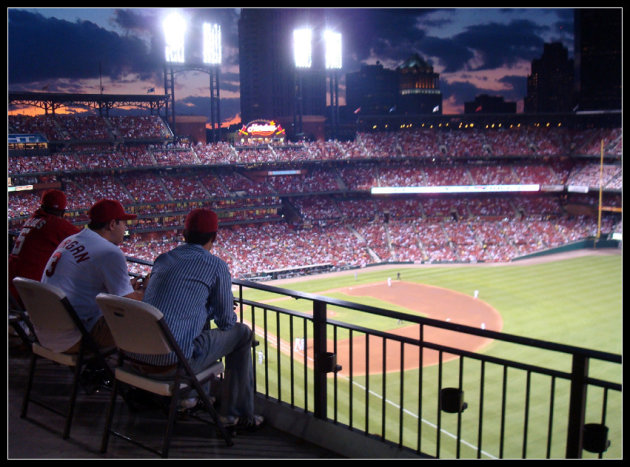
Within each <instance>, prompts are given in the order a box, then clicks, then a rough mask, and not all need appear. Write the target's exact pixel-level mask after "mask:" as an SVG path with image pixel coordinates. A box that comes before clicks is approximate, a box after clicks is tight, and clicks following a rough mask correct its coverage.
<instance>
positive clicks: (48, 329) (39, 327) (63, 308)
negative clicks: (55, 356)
mask: <svg viewBox="0 0 630 467" xmlns="http://www.w3.org/2000/svg"><path fill="white" fill-rule="evenodd" d="M13 284H14V285H15V287H16V289H17V290H18V293H19V294H20V298H21V299H22V302H23V303H24V306H25V308H26V311H27V312H28V316H29V318H30V320H31V323H32V324H33V327H34V329H35V334H36V336H37V339H38V340H39V343H40V344H41V345H42V346H44V347H47V348H50V349H51V350H53V351H55V352H61V351H63V350H65V349H67V348H68V347H70V346H71V345H73V344H74V343H76V342H77V341H78V340H79V339H80V338H81V335H82V334H81V330H80V328H78V327H77V324H76V321H75V319H76V318H73V316H72V315H73V314H74V310H73V309H72V305H70V302H68V300H67V298H66V294H65V293H64V292H63V290H61V289H60V288H58V287H55V286H53V285H51V284H44V283H42V282H38V281H35V280H32V279H27V278H25V277H15V278H14V279H13ZM75 317H76V315H75Z"/></svg>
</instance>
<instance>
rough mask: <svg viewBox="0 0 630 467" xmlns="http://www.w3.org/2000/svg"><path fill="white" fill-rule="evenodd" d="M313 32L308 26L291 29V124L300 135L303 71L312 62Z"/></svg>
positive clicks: (302, 108)
mask: <svg viewBox="0 0 630 467" xmlns="http://www.w3.org/2000/svg"><path fill="white" fill-rule="evenodd" d="M312 38H313V32H312V30H311V29H309V28H302V29H295V30H294V31H293V59H294V63H295V98H296V101H297V112H296V110H295V108H294V112H293V124H294V128H295V134H296V135H302V133H303V131H304V128H303V126H302V116H303V114H304V107H303V97H304V96H303V72H304V70H307V69H310V68H311V65H312V63H313V54H312Z"/></svg>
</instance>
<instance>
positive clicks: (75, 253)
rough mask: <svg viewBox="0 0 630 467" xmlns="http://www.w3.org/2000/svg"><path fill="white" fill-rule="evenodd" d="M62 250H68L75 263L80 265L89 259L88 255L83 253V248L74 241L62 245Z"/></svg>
mask: <svg viewBox="0 0 630 467" xmlns="http://www.w3.org/2000/svg"><path fill="white" fill-rule="evenodd" d="M64 248H65V249H66V250H68V251H69V252H70V253H71V254H72V257H73V258H74V259H75V260H76V262H77V263H81V262H83V261H87V260H88V259H90V254H89V253H88V252H87V251H85V252H84V250H85V247H84V246H83V245H80V244H79V242H77V241H76V240H72V241H69V242H65V243H64Z"/></svg>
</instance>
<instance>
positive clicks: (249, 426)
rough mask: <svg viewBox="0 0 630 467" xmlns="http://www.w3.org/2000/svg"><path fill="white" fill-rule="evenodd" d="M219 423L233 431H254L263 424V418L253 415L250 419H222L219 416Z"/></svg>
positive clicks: (231, 417)
mask: <svg viewBox="0 0 630 467" xmlns="http://www.w3.org/2000/svg"><path fill="white" fill-rule="evenodd" d="M219 421H220V422H221V423H222V424H223V426H224V427H225V428H227V429H229V430H233V431H241V430H243V431H256V430H258V429H259V428H260V427H261V426H263V425H264V423H265V417H263V416H262V415H256V414H254V415H253V416H251V417H234V416H227V417H223V416H221V415H219Z"/></svg>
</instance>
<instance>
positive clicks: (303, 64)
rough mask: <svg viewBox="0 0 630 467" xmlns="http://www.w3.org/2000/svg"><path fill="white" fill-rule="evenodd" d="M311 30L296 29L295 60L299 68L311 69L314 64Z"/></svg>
mask: <svg viewBox="0 0 630 467" xmlns="http://www.w3.org/2000/svg"><path fill="white" fill-rule="evenodd" d="M312 35H313V33H312V31H311V30H310V29H307V28H304V29H295V30H294V31H293V58H294V59H295V66H296V67H297V68H310V67H311V63H312V53H311V38H312Z"/></svg>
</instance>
